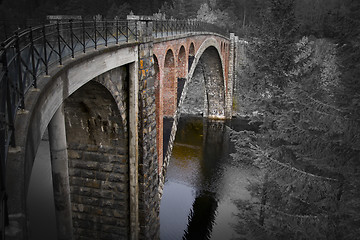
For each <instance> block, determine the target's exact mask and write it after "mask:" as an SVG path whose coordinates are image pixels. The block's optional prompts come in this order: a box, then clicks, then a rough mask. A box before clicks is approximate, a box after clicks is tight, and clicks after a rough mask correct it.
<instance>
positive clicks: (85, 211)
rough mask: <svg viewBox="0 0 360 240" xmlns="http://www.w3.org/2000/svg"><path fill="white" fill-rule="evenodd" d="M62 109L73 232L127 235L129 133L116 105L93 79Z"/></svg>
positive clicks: (85, 234)
mask: <svg viewBox="0 0 360 240" xmlns="http://www.w3.org/2000/svg"><path fill="white" fill-rule="evenodd" d="M64 110H65V122H66V137H67V144H68V155H69V178H70V187H71V204H72V214H73V228H74V235H75V237H76V238H79V237H86V236H87V235H88V234H89V233H91V234H92V236H93V238H94V239H102V238H104V237H105V238H106V236H113V238H114V237H116V238H119V239H121V238H128V237H129V163H128V136H127V134H126V133H125V130H124V125H123V122H122V120H121V114H120V111H119V109H118V106H117V104H116V102H115V100H114V98H113V96H112V94H111V93H110V92H109V91H108V90H107V88H105V87H104V86H103V85H102V84H100V83H98V82H96V81H94V80H92V81H90V82H88V83H87V84H85V85H84V86H82V87H81V88H79V89H78V90H77V91H76V92H74V93H73V94H72V95H71V96H70V97H69V98H67V99H66V100H65V104H64ZM115 209H116V210H115ZM106 229H115V230H117V231H109V232H107V231H106Z"/></svg>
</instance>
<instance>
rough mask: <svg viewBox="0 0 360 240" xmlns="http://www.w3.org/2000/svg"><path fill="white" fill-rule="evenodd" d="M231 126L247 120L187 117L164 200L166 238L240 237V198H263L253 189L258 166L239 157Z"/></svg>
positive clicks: (162, 218)
mask: <svg viewBox="0 0 360 240" xmlns="http://www.w3.org/2000/svg"><path fill="white" fill-rule="evenodd" d="M230 128H235V129H236V130H242V129H248V128H249V126H248V125H247V123H246V121H243V120H239V119H235V120H232V121H228V122H226V123H225V122H222V121H220V122H216V121H207V120H205V119H203V118H201V117H189V116H188V117H184V118H181V119H180V121H179V125H178V131H177V133H176V138H175V142H174V148H173V152H172V156H171V160H170V164H169V166H168V171H167V175H166V180H165V186H164V193H163V196H162V200H161V205H160V239H162V240H166V239H234V238H239V237H241V235H240V234H239V233H238V231H237V229H238V223H239V216H237V215H238V214H240V212H239V209H238V207H237V205H236V202H237V201H238V200H243V201H249V202H253V201H257V199H253V198H252V196H251V194H250V192H249V190H248V186H249V182H252V181H255V179H254V173H255V172H254V171H255V170H254V169H252V168H249V167H248V166H246V165H243V164H242V163H240V162H239V161H235V160H233V158H232V157H231V155H230V154H231V153H232V152H234V147H233V145H232V143H231V142H230V137H229V134H230Z"/></svg>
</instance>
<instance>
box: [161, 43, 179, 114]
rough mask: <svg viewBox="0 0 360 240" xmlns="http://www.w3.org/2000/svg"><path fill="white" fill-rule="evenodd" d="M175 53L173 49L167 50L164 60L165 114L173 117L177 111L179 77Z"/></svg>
mask: <svg viewBox="0 0 360 240" xmlns="http://www.w3.org/2000/svg"><path fill="white" fill-rule="evenodd" d="M175 66H176V63H175V55H174V52H173V51H172V50H171V49H168V50H167V51H166V55H165V60H164V83H163V88H164V89H163V91H164V98H163V99H164V102H165V103H166V104H164V116H167V117H173V116H174V114H175V111H176V107H177V104H176V101H177V100H176V99H177V79H176V71H175Z"/></svg>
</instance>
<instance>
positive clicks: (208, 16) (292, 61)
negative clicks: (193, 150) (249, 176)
mask: <svg viewBox="0 0 360 240" xmlns="http://www.w3.org/2000/svg"><path fill="white" fill-rule="evenodd" d="M130 11H132V12H133V13H134V14H139V15H152V14H156V13H157V14H159V13H161V14H165V16H166V18H168V19H169V18H175V19H197V20H199V21H205V22H209V23H213V24H215V25H218V26H220V27H222V28H225V29H227V30H228V31H229V32H235V33H236V34H237V35H238V36H240V37H241V38H242V39H243V40H245V41H244V44H243V46H242V47H243V48H244V49H245V50H244V52H245V53H246V54H245V55H246V58H245V59H244V60H243V61H242V64H241V69H240V71H239V72H238V74H237V79H236V85H237V89H236V94H235V97H234V102H235V104H234V109H235V110H236V111H237V112H238V114H239V115H241V116H245V117H246V118H248V119H249V121H250V123H255V124H257V125H258V126H259V128H258V130H257V131H255V132H254V131H240V132H235V131H234V132H233V133H232V135H231V138H232V141H233V142H234V144H235V147H236V152H235V153H234V154H233V156H232V157H233V158H234V159H237V160H238V161H243V162H245V163H247V164H248V165H249V166H253V167H256V168H258V169H259V176H258V177H257V179H258V181H256V182H253V183H252V184H251V191H252V193H253V195H254V196H257V197H258V199H259V202H258V203H256V204H254V203H249V202H240V201H239V202H238V203H237V204H238V207H239V209H241V211H242V214H243V215H246V216H248V217H247V218H246V219H247V220H246V221H245V222H243V223H242V224H239V228H238V231H239V232H240V233H241V234H242V235H244V238H251V239H358V238H359V236H360V191H359V190H360V77H359V76H360V1H358V0H172V1H171V0H167V1H164V0H154V1H141V0H132V1H128V0H127V1H119V0H105V1H98V0H31V1H28V0H21V1H11V0H2V1H0V16H1V17H0V18H1V19H0V21H3V22H4V23H5V24H10V23H13V24H15V23H16V24H19V25H21V24H24V23H26V21H28V19H45V16H46V15H50V14H69V15H82V16H84V17H89V16H93V15H95V14H101V15H102V16H103V17H106V18H109V19H112V18H114V17H115V16H118V17H120V18H125V17H126V15H127V14H128V13H129V12H130Z"/></svg>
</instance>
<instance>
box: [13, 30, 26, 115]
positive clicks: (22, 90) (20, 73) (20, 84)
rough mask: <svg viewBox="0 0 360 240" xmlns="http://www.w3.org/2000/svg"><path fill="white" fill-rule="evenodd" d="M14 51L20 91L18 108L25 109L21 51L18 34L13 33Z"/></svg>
mask: <svg viewBox="0 0 360 240" xmlns="http://www.w3.org/2000/svg"><path fill="white" fill-rule="evenodd" d="M15 38H16V40H15V50H16V62H17V75H18V81H19V82H18V84H19V91H20V108H22V109H24V108H25V100H24V98H25V93H24V84H23V79H22V71H21V55H20V54H21V51H20V44H19V33H18V32H16V33H15Z"/></svg>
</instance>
